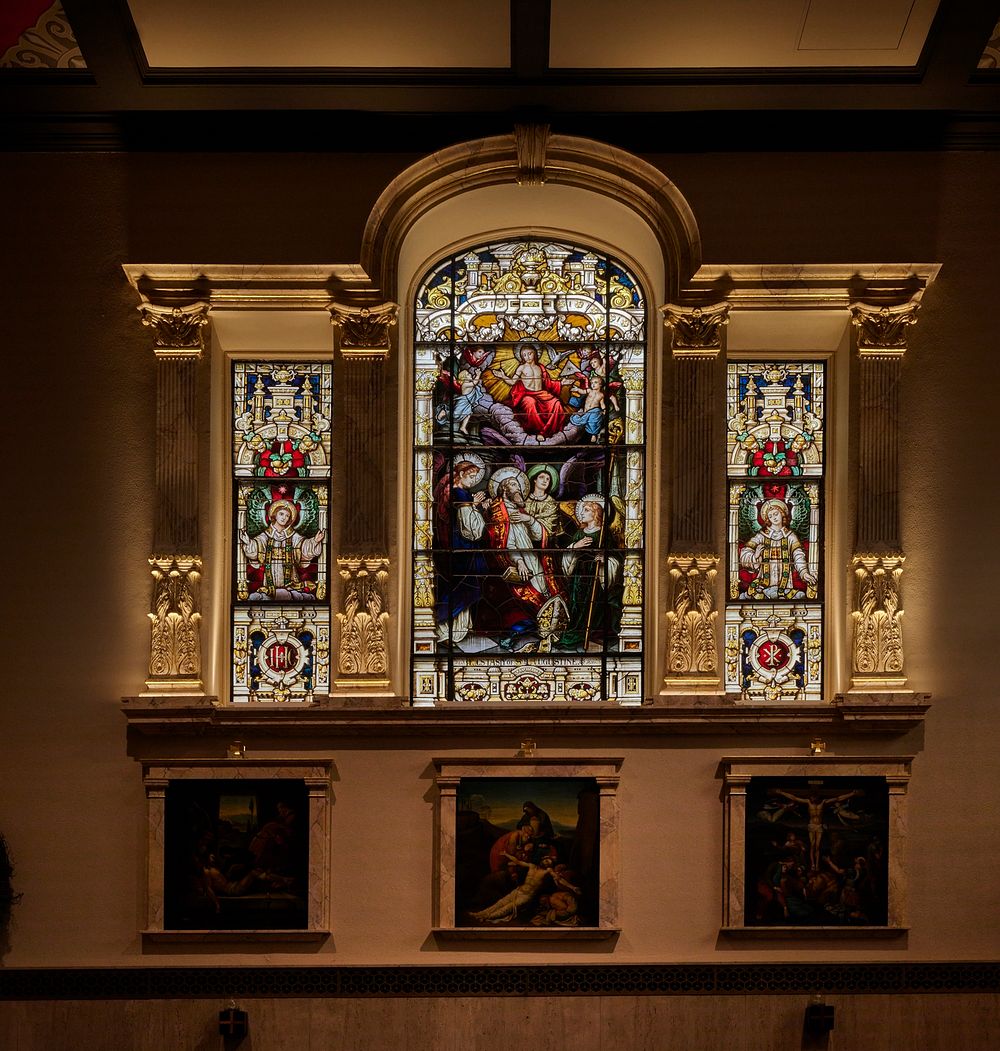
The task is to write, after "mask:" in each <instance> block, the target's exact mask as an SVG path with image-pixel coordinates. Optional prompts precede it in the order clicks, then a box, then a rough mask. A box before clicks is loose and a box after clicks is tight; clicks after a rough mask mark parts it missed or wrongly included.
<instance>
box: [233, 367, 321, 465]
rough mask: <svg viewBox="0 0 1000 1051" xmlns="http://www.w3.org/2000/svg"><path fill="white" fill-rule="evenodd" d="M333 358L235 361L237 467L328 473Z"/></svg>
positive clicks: (234, 420) (234, 433)
mask: <svg viewBox="0 0 1000 1051" xmlns="http://www.w3.org/2000/svg"><path fill="white" fill-rule="evenodd" d="M332 372H333V370H332V366H331V365H330V364H329V363H318V362H313V363H308V364H306V363H285V362H266V361H260V362H249V361H238V362H236V363H235V364H234V365H233V432H232V433H233V469H234V472H235V473H236V474H237V475H241V476H244V475H252V476H257V477H263V478H305V477H314V478H328V477H329V475H330V421H331V418H332V414H333V393H332V392H333V387H332V380H333V375H332Z"/></svg>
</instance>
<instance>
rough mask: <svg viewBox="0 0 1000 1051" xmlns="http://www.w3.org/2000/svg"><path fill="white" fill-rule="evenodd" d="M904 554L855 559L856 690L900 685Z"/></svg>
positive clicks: (852, 617)
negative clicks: (901, 590) (901, 594)
mask: <svg viewBox="0 0 1000 1051" xmlns="http://www.w3.org/2000/svg"><path fill="white" fill-rule="evenodd" d="M904 561H905V556H904V555H902V554H898V553H897V554H859V555H855V556H854V558H853V560H852V566H853V568H854V579H855V583H856V592H855V603H854V610H853V612H852V613H851V619H852V620H853V621H854V655H853V661H854V667H853V676H852V683H851V684H852V686H853V687H854V688H855V689H864V688H869V689H870V688H873V687H882V688H898V687H901V686H903V685H904V684H905V682H906V678H905V676H904V675H903V628H902V624H901V618H902V616H903V607H902V604H901V601H900V581H901V578H902V575H903V562H904Z"/></svg>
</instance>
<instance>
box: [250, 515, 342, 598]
mask: <svg viewBox="0 0 1000 1051" xmlns="http://www.w3.org/2000/svg"><path fill="white" fill-rule="evenodd" d="M299 513H300V508H299V506H298V504H296V503H295V502H294V501H293V500H289V499H286V498H284V497H279V498H278V499H275V500H272V502H271V503H270V505H269V506H268V508H267V527H266V528H265V529H264V530H263V531H262V532H261V533H259V534H258V535H257V536H255V537H251V536H250V535H249V533H247V531H246V530H245V529H243V530H241V531H240V546H241V547H242V549H243V555H244V557H245V558H246V560H247V581H248V584H249V590H250V595H249V597H250V600H251V601H272V600H273V601H279V602H303V601H315V599H316V580H315V577H316V566H315V563H316V560H317V559H318V558H319V556H320V553H321V552H322V550H323V539H324V537H325V536H326V532H325V531H324V530H322V529H320V530H319V531H318V532H316V534H315V535H314V536H312V537H305V536H302V535H301V534H300V533H298V532H296V531H295V526H296V524H297V523H298V520H299Z"/></svg>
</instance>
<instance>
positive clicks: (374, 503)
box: [330, 303, 398, 687]
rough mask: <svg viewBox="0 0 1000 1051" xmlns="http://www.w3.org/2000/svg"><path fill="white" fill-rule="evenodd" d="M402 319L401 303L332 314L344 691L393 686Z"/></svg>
mask: <svg viewBox="0 0 1000 1051" xmlns="http://www.w3.org/2000/svg"><path fill="white" fill-rule="evenodd" d="M397 312H398V307H397V305H396V304H395V303H382V304H379V305H378V306H371V307H368V306H364V307H356V306H344V305H341V304H333V305H331V307H330V319H331V322H332V324H333V327H334V334H335V345H336V349H337V351H338V353H339V354H340V358H341V362H342V367H341V371H340V377H341V378H340V386H341V390H342V392H343V402H342V404H343V406H344V410H343V411H344V434H345V447H344V460H343V471H344V479H343V482H344V492H345V493H346V494H347V499H346V500H345V501H344V512H343V515H344V517H343V527H342V530H341V534H340V535H341V547H342V550H343V551H344V552H345V554H344V557H342V558H339V559H338V560H337V562H338V565H339V566H340V575H341V578H342V580H343V582H344V584H343V589H342V599H341V606H342V609H341V612H339V613H338V614H337V620H338V622H339V623H340V651H339V656H338V670H339V672H340V677H338V679H337V685H338V686H341V687H351V686H357V687H366V686H367V687H373V686H374V687H384V686H386V685H388V678H387V676H388V667H389V651H388V632H387V622H388V618H389V614H388V609H387V594H386V582H387V581H388V576H389V557H388V535H387V530H386V500H385V473H386V463H385V418H386V414H387V410H388V406H387V405H386V404H385V386H386V362H387V360H388V358H389V354H390V352H391V349H392V329H393V328H394V327H395V325H396V315H397Z"/></svg>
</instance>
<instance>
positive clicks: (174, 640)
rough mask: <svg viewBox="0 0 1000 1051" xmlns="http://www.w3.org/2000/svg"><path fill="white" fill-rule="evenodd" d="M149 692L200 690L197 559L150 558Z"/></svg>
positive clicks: (177, 556)
mask: <svg viewBox="0 0 1000 1051" xmlns="http://www.w3.org/2000/svg"><path fill="white" fill-rule="evenodd" d="M149 568H150V571H151V573H152V575H153V601H152V606H151V609H150V612H149V614H148V616H149V621H150V626H151V631H152V635H151V639H150V653H149V678H148V679H147V680H146V688H147V689H149V690H177V689H201V628H200V626H201V612H200V610H199V608H198V606H199V582H200V580H201V558H200V557H199V556H198V555H153V556H152V557H151V558H150V559H149Z"/></svg>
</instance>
